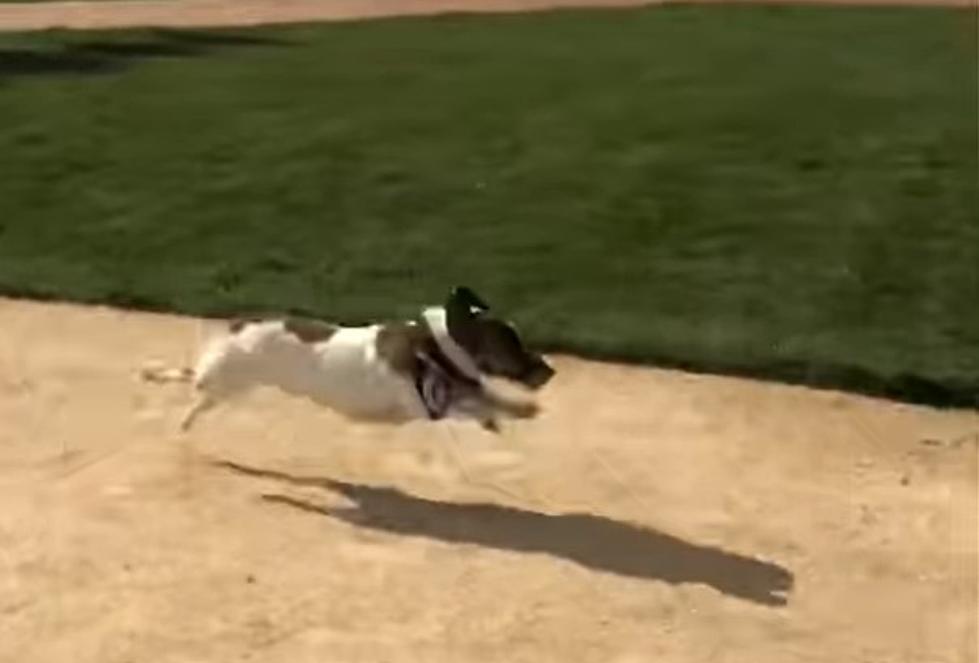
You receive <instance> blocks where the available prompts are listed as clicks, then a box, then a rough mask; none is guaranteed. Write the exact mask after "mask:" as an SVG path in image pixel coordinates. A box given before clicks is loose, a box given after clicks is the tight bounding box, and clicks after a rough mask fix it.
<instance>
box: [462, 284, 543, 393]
mask: <svg viewBox="0 0 979 663" xmlns="http://www.w3.org/2000/svg"><path fill="white" fill-rule="evenodd" d="M445 317H446V326H447V327H448V332H449V336H451V337H452V340H454V341H455V342H456V343H457V344H458V345H460V346H462V348H463V349H464V350H466V352H468V353H469V355H470V356H471V357H472V358H473V361H474V362H475V363H476V367H477V368H478V369H479V370H480V371H481V372H483V373H485V374H487V375H491V376H495V377H501V378H506V379H508V380H512V381H514V382H519V383H520V384H523V385H524V386H526V387H529V388H530V389H540V388H541V387H543V386H544V385H545V384H547V382H548V381H549V380H550V379H551V378H552V377H554V369H553V368H551V367H550V366H549V365H548V364H547V362H546V361H544V359H543V357H541V356H540V355H538V354H534V353H532V352H530V351H529V350H527V348H526V347H524V344H523V341H522V340H521V339H520V335H519V334H518V333H517V330H516V329H515V328H514V326H513V324H512V323H510V322H507V321H505V320H500V319H499V318H496V317H494V316H493V315H492V314H491V313H490V309H489V305H487V304H486V303H485V302H484V301H483V300H482V299H481V298H480V297H479V296H478V295H477V294H476V293H475V292H473V291H472V290H470V289H469V288H466V287H464V286H463V287H458V288H455V289H454V290H453V291H452V292H451V293H450V294H449V298H448V300H447V301H446V303H445Z"/></svg>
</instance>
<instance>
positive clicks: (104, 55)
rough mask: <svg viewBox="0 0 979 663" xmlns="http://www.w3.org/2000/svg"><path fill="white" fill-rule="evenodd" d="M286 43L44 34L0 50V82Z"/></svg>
mask: <svg viewBox="0 0 979 663" xmlns="http://www.w3.org/2000/svg"><path fill="white" fill-rule="evenodd" d="M287 45H289V42H287V41H283V40H280V39H274V38H271V37H259V36H257V35H242V34H233V33H230V32H220V31H199V30H174V29H153V30H144V31H140V32H137V33H135V35H133V34H131V33H125V34H123V35H121V36H118V37H117V36H112V37H107V36H105V35H103V36H102V38H99V39H93V38H85V37H83V38H79V37H78V36H77V35H68V34H67V33H66V34H65V35H64V36H62V35H60V33H48V34H44V35H43V36H42V37H41V38H40V39H37V38H29V39H28V40H27V41H25V45H24V46H16V47H9V46H8V47H3V48H0V81H3V80H8V79H14V78H20V77H30V76H44V75H53V76H63V75H98V74H114V73H118V72H121V71H123V70H125V69H126V68H127V67H130V66H132V65H134V64H136V63H138V62H140V61H143V60H148V59H159V58H187V57H198V56H203V55H209V54H212V53H214V52H216V51H219V50H227V49H231V48H248V47H260V46H262V47H268V46H287Z"/></svg>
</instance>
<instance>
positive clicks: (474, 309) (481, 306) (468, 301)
mask: <svg viewBox="0 0 979 663" xmlns="http://www.w3.org/2000/svg"><path fill="white" fill-rule="evenodd" d="M453 304H455V305H458V306H465V307H466V308H467V309H468V310H469V312H470V313H473V314H476V313H483V312H485V311H488V310H489V304H487V303H486V302H485V301H483V298H482V297H480V296H479V295H477V294H476V293H475V292H473V290H472V288H469V287H467V286H464V285H460V286H456V287H455V288H453V289H452V292H451V293H449V305H448V306H446V308H449V306H452V305H453Z"/></svg>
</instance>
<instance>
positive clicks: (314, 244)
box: [0, 7, 979, 405]
mask: <svg viewBox="0 0 979 663" xmlns="http://www.w3.org/2000/svg"><path fill="white" fill-rule="evenodd" d="M976 98H977V95H976V33H975V18H974V13H971V12H969V11H967V10H947V9H843V8H829V7H808V8H802V7H795V8H765V7H751V8H749V7H709V8H698V7H665V8H658V9H650V10H640V11H624V12H563V13H557V14H550V15H528V16H505V17H494V18H486V17H483V18H462V17H451V18H436V19H431V18H426V19H410V20H387V21H380V22H372V23H363V24H340V25H332V26H301V27H292V28H278V29H274V30H261V31H238V32H235V33H228V32H209V33H185V32H172V31H168V32H160V31H140V32H123V33H101V34H81V33H74V34H73V33H66V32H48V33H38V34H31V35H3V36H0V292H4V293H8V294H15V295H23V296H30V297H43V298H46V297H51V298H58V299H71V300H80V301H100V302H111V303H115V304H122V305H129V306H135V307H140V308H153V309H171V310H180V311H186V312H191V313H198V314H228V313H231V312H239V311H242V310H248V311H253V310H256V309H257V310H267V309H288V310H291V311H294V312H305V313H312V314H320V315H325V316H329V317H331V318H340V319H344V320H348V321H357V320H363V319H366V318H370V317H374V316H383V315H388V316H390V315H401V314H411V313H413V312H414V311H415V307H416V306H417V305H418V304H421V303H424V302H429V301H432V300H435V299H437V298H439V297H441V295H442V293H443V292H444V291H445V290H446V289H447V287H448V286H449V285H450V284H453V283H459V282H465V283H469V284H471V285H472V286H474V287H475V288H476V289H477V290H479V291H482V292H483V293H484V294H485V295H486V296H487V297H488V298H489V299H490V300H491V302H498V303H499V304H500V305H501V306H505V307H506V309H507V310H508V311H509V312H510V313H512V317H513V318H514V319H516V320H517V321H518V322H519V323H521V324H522V326H523V327H524V328H525V331H526V333H527V334H528V335H529V336H531V337H532V338H533V339H534V340H535V341H536V342H538V343H540V344H543V345H544V346H546V347H548V348H552V349H562V350H570V351H575V352H579V353H582V354H585V355H590V356H600V357H614V358H620V359H628V360H638V361H651V362H657V363H663V364H667V365H678V366H685V367H689V368H694V369H698V370H715V371H720V372H732V373H741V374H751V375H762V376H767V377H774V378H779V379H783V380H789V381H803V382H808V383H815V384H828V385H835V386H843V387H847V388H851V389H856V390H861V391H866V392H870V393H883V394H887V395H890V396H893V397H897V398H902V399H907V400H913V401H922V402H929V403H935V404H944V405H948V404H958V405H970V404H971V405H974V404H975V403H976V402H977V400H976V398H977V395H979V306H977V299H979V296H977V293H979V216H977V215H979V211H977V208H979V190H977V186H979V184H977V175H979V174H977V157H976V145H977V135H976V134H977V129H976V121H977V112H976Z"/></svg>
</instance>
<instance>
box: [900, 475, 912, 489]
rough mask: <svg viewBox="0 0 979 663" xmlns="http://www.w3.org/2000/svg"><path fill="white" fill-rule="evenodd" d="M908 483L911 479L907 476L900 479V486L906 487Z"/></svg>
mask: <svg viewBox="0 0 979 663" xmlns="http://www.w3.org/2000/svg"><path fill="white" fill-rule="evenodd" d="M909 483H911V477H909V476H908V475H907V474H905V475H903V476H902V477H901V485H902V486H907V485H908V484H909Z"/></svg>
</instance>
